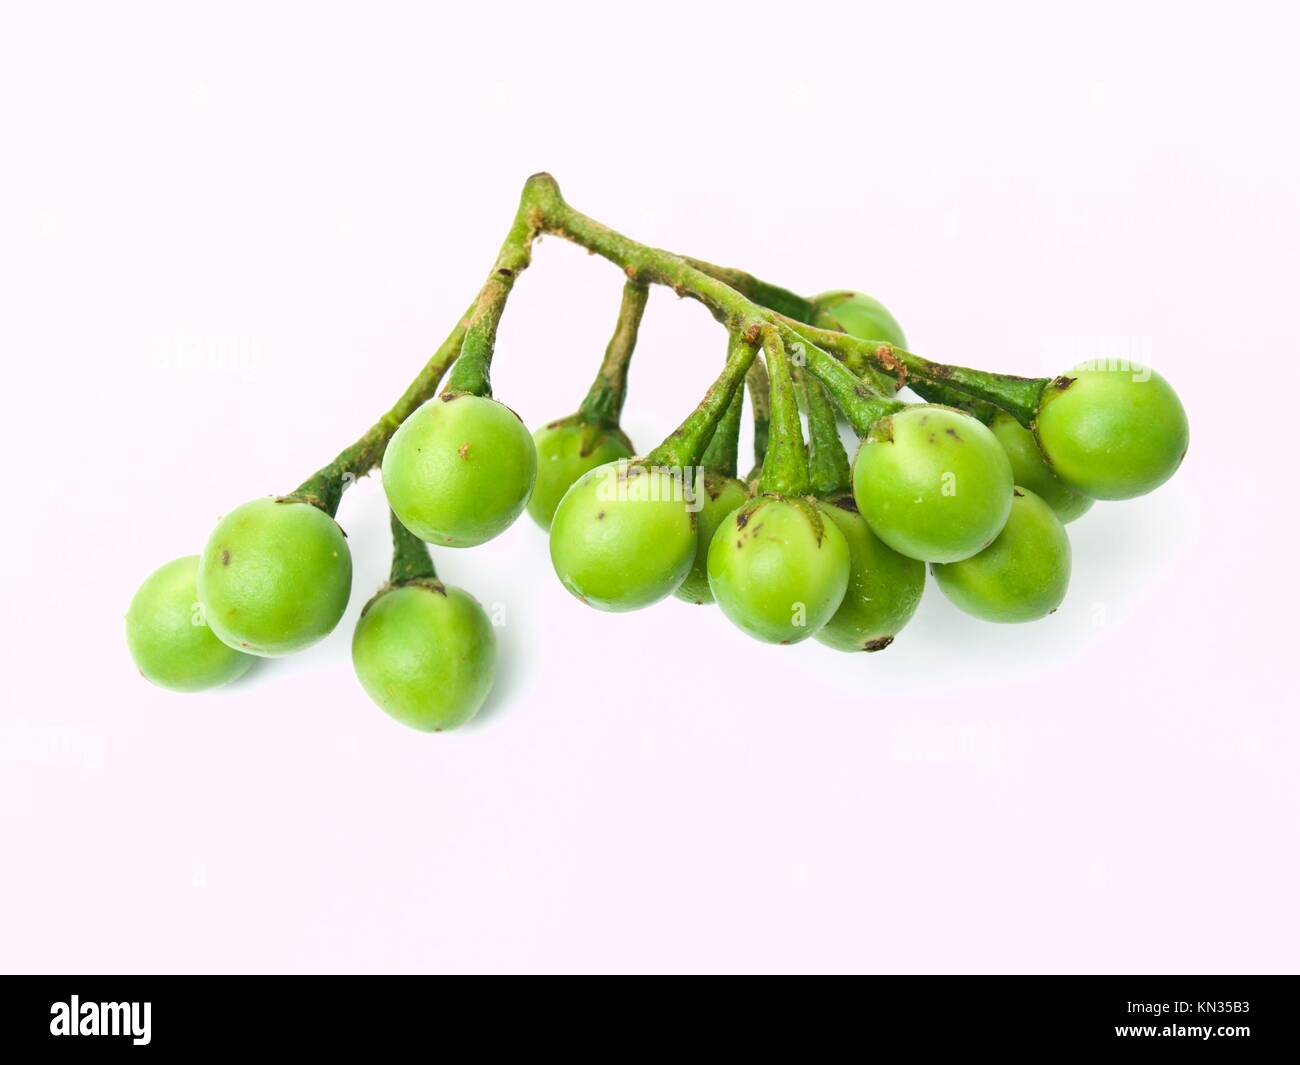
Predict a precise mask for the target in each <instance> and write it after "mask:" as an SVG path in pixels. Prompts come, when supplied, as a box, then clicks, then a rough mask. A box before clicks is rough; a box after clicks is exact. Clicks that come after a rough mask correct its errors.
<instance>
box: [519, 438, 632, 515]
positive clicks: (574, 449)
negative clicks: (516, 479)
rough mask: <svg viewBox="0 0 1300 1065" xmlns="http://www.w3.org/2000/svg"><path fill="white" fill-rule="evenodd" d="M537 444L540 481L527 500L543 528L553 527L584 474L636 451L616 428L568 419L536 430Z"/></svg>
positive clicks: (530, 510)
mask: <svg viewBox="0 0 1300 1065" xmlns="http://www.w3.org/2000/svg"><path fill="white" fill-rule="evenodd" d="M533 443H534V444H535V445H536V447H537V483H536V484H534V485H533V494H532V495H531V496H530V497H529V499H528V513H529V515H530V516H531V517H532V519H533V521H535V522H537V524H538V525H540V526H541V527H542V528H543V529H549V528H550V527H551V519H552V518H554V517H555V508H556V507H558V506H559V505H560V500H561V499H563V498H564V493H565V492H567V491H568V490H569V486H570V485H572V484H573V482H574V481H576V480H577V479H578V478H579V477H581V476H582V475H583V474H584V473H587V472H589V471H590V470H594V469H595V468H596V467H597V466H603V465H605V463H607V462H614V461H615V460H617V459H630V458H631V457H632V456H633V455H634V454H635V449H634V448H633V447H632V441H631V440H629V439H628V438H627V435H626V434H625V433H624V432H623V431H622V430H621V429H617V428H605V427H602V426H596V425H592V424H591V423H589V422H584V421H581V420H578V419H576V418H565V419H563V420H561V421H558V422H552V423H551V424H550V425H544V426H543V427H542V428H540V429H538V430H537V431H536V432H535V433H533Z"/></svg>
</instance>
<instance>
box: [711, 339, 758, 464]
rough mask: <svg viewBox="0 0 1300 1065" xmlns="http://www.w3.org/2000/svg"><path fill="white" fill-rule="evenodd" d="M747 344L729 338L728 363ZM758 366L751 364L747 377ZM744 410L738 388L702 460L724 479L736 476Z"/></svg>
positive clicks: (740, 340) (741, 392) (743, 397)
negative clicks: (741, 419) (741, 417)
mask: <svg viewBox="0 0 1300 1065" xmlns="http://www.w3.org/2000/svg"><path fill="white" fill-rule="evenodd" d="M745 343H746V341H745V339H744V337H738V336H734V335H733V336H731V337H730V338H729V340H728V343H727V361H728V362H730V361H731V358H732V356H733V355H735V354H737V351H738V349H739V347H740V346H741V345H743V344H745ZM756 365H758V360H757V359H755V360H754V361H753V362H751V363H750V368H749V371H748V372H747V373H746V377H748V375H749V373H752V372H753V369H754V367H755V366H756ZM744 409H745V390H744V389H743V388H741V387H737V388H736V390H735V392H733V393H732V396H731V402H730V403H728V404H727V409H726V411H725V412H724V413H723V415H722V418H721V420H720V421H719V422H718V425H717V428H716V429H714V430H713V438H712V439H711V440H710V441H709V446H708V447H707V448H706V449H705V451H704V458H703V459H701V460H700V461H701V464H702V465H703V466H704V468H705V469H706V470H712V471H713V472H714V473H720V474H722V475H723V476H724V477H735V476H736V461H737V450H738V448H739V445H740V416H741V414H742V413H743V412H744Z"/></svg>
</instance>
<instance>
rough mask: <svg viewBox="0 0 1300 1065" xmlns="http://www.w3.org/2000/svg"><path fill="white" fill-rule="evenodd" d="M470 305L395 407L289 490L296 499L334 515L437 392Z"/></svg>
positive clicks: (457, 349) (461, 335)
mask: <svg viewBox="0 0 1300 1065" xmlns="http://www.w3.org/2000/svg"><path fill="white" fill-rule="evenodd" d="M472 313H473V308H472V307H471V308H470V309H469V310H468V311H466V312H465V314H464V315H463V316H462V317H461V320H460V321H459V322H458V323H457V324H456V327H455V328H454V329H453V330H452V331H451V332H450V333H448V334H447V339H446V340H444V341H443V342H442V344H441V345H439V347H438V350H437V351H435V352H434V353H433V355H432V357H431V358H430V359H429V361H428V362H426V363H425V364H424V368H423V369H422V370H421V371H420V372H419V374H418V375H417V376H416V378H415V380H414V381H412V382H411V383H410V384H409V385H408V386H407V388H406V391H405V392H403V393H402V395H401V397H400V398H399V399H398V401H397V402H396V403H394V404H393V406H392V408H391V409H390V410H389V411H388V413H386V414H385V415H384V416H383V417H382V418H380V419H379V420H378V421H377V422H375V424H374V425H372V426H371V427H370V428H369V429H367V430H366V431H365V433H363V434H362V435H361V437H360V438H359V439H358V440H357V441H356V442H355V443H354V444H352V445H351V446H350V447H346V448H344V449H343V450H342V451H340V452H339V453H338V455H336V456H335V457H334V460H333V461H332V462H330V463H329V465H327V466H323V467H322V468H321V469H319V470H317V471H316V472H315V473H314V474H312V475H311V476H310V477H309V478H307V480H306V481H304V482H303V483H302V484H301V485H300V486H299V487H298V488H297V489H295V490H294V491H293V492H291V493H290V495H291V496H292V497H293V498H296V499H302V500H304V501H305V502H308V503H312V504H314V505H315V506H318V507H320V508H321V510H323V511H325V513H327V514H329V515H330V517H333V516H334V515H335V514H336V513H337V512H338V507H339V500H340V499H342V497H343V490H344V489H345V488H347V487H348V486H349V485H350V484H351V483H352V482H353V481H355V480H356V479H357V478H358V477H363V476H365V475H366V474H367V473H369V472H370V471H371V470H373V469H374V468H375V467H376V466H378V465H379V462H380V460H381V459H382V458H383V457H384V449H385V448H386V447H388V441H389V440H391V439H392V436H393V434H394V433H395V432H397V430H398V427H399V426H400V425H401V424H402V422H404V421H406V419H407V418H408V417H409V416H410V414H411V412H412V411H414V410H415V409H416V408H417V407H418V406H420V404H422V403H423V402H425V400H427V399H430V398H432V397H433V396H434V395H436V394H437V391H438V383H439V382H440V381H441V380H442V377H443V374H445V373H446V372H447V367H448V366H450V365H451V364H452V363H453V362H454V361H455V359H456V356H457V354H458V353H459V352H460V348H461V343H462V342H463V340H464V338H465V330H466V328H467V327H468V325H469V320H470V315H471V314H472Z"/></svg>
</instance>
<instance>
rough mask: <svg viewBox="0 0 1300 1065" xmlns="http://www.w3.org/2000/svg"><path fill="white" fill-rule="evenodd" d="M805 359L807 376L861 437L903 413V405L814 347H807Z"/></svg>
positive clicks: (804, 352)
mask: <svg viewBox="0 0 1300 1065" xmlns="http://www.w3.org/2000/svg"><path fill="white" fill-rule="evenodd" d="M802 356H803V359H804V365H805V366H807V368H808V372H809V373H810V374H812V376H814V377H816V378H817V380H819V381H820V382H821V383H822V384H823V385H825V386H826V391H828V392H829V393H830V394H831V398H832V399H834V400H835V402H836V404H838V406H839V408H840V410H842V411H843V412H844V416H845V417H846V418H848V420H849V424H850V425H852V426H853V431H854V432H856V433H857V434H858V436H860V437H864V438H865V437H866V436H867V434H868V433H870V432H871V427H872V426H873V425H874V424H875V423H876V422H877V421H878V420H879V419H881V418H883V417H884V416H885V415H887V414H892V413H893V412H894V411H897V410H902V409H903V406H904V404H902V403H899V402H897V401H896V400H890V399H885V398H884V397H882V396H881V395H880V394H879V393H877V392H876V391H875V389H873V388H871V387H870V386H868V385H867V383H866V382H865V381H863V380H861V379H860V378H859V377H857V376H856V375H855V374H854V373H853V371H852V370H850V369H849V368H848V367H846V366H845V365H844V364H843V363H842V362H840V361H838V360H837V359H834V358H832V357H831V356H829V355H827V354H826V352H824V351H823V350H822V349H821V348H820V347H817V346H816V345H815V344H811V343H809V344H806V345H804V346H803V349H802Z"/></svg>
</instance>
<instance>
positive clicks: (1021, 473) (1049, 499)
mask: <svg viewBox="0 0 1300 1065" xmlns="http://www.w3.org/2000/svg"><path fill="white" fill-rule="evenodd" d="M989 428H990V429H991V430H993V435H994V436H996V437H997V438H998V443H999V444H1001V445H1002V450H1003V451H1005V452H1006V453H1007V458H1009V459H1010V460H1011V476H1012V477H1013V478H1014V479H1015V482H1016V484H1018V485H1020V487H1021V488H1028V489H1029V490H1030V491H1031V492H1033V493H1034V495H1036V496H1038V498H1039V499H1041V500H1042V501H1043V502H1044V503H1046V504H1047V505H1048V506H1049V507H1051V508H1052V509H1053V510H1054V511H1056V516H1057V517H1058V518H1060V519H1061V521H1062V522H1064V523H1065V524H1067V525H1068V524H1069V523H1070V522H1072V521H1074V519H1075V518H1080V517H1082V516H1083V515H1084V514H1086V513H1087V512H1088V511H1089V510H1091V509H1092V504H1093V502H1094V501H1093V500H1092V499H1090V498H1088V496H1085V495H1083V494H1082V493H1080V492H1076V491H1075V490H1074V489H1073V488H1071V487H1070V486H1069V485H1068V484H1066V483H1065V482H1064V481H1063V480H1061V479H1060V478H1059V477H1057V476H1056V474H1054V473H1053V472H1052V468H1051V467H1050V466H1049V465H1048V464H1047V461H1046V460H1045V459H1044V458H1043V453H1042V452H1041V451H1039V450H1038V441H1037V440H1035V439H1034V434H1033V433H1031V432H1030V431H1029V430H1028V429H1026V428H1025V427H1024V426H1023V425H1021V424H1020V423H1019V422H1018V421H1016V419H1015V418H1013V417H1012V416H1011V415H1010V414H1005V413H999V414H997V415H996V416H995V417H994V419H993V421H992V423H990V425H989Z"/></svg>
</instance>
